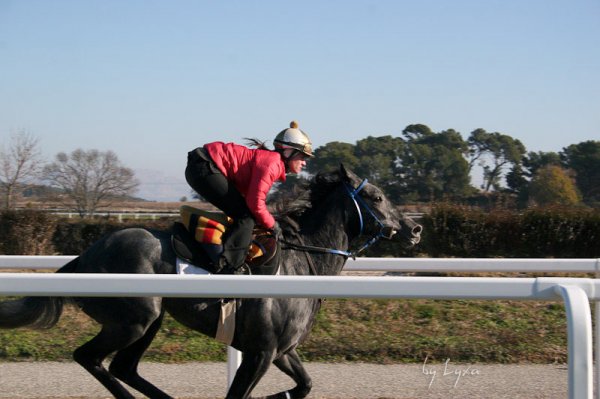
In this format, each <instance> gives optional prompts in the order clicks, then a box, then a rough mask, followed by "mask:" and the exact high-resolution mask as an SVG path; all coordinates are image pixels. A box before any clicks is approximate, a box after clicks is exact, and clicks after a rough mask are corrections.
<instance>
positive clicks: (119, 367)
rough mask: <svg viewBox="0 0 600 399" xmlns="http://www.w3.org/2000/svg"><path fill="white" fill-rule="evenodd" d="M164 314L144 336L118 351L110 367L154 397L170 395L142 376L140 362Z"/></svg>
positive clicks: (116, 374)
mask: <svg viewBox="0 0 600 399" xmlns="http://www.w3.org/2000/svg"><path fill="white" fill-rule="evenodd" d="M163 315H164V313H161V315H160V317H159V318H158V319H156V320H155V321H154V322H153V323H152V325H151V326H150V327H149V328H148V330H147V331H146V334H144V336H143V337H142V338H140V339H138V340H137V341H135V342H134V343H133V344H131V345H129V346H128V347H126V348H124V349H121V350H120V351H118V352H117V354H116V355H115V357H114V359H113V361H112V362H111V364H110V367H109V368H108V370H109V371H110V373H111V374H112V375H114V376H115V377H117V378H118V379H120V380H121V381H123V382H125V383H126V384H128V385H129V386H131V387H132V388H135V389H137V390H138V391H140V392H141V393H143V394H144V395H146V396H148V397H149V398H153V399H154V398H170V396H169V395H167V394H166V393H164V392H163V391H161V390H160V389H158V388H157V387H155V386H154V385H152V384H151V383H150V382H148V381H147V380H145V379H144V378H142V377H141V376H140V375H139V374H138V364H139V362H140V359H141V358H142V355H143V354H144V352H146V349H148V346H150V344H151V343H152V340H153V339H154V337H155V336H156V333H157V332H158V330H159V328H160V326H161V324H162V320H163Z"/></svg>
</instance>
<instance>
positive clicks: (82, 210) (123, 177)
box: [44, 149, 139, 217]
mask: <svg viewBox="0 0 600 399" xmlns="http://www.w3.org/2000/svg"><path fill="white" fill-rule="evenodd" d="M44 179H45V180H46V181H48V182H49V184H50V185H51V186H53V187H57V188H60V189H62V190H63V191H64V193H65V195H66V197H67V198H68V199H69V200H71V203H72V204H73V205H74V208H75V210H76V211H77V213H79V215H80V216H81V217H85V216H90V215H92V214H93V213H94V212H96V210H97V209H98V208H100V207H103V206H108V205H110V203H111V200H113V199H115V198H117V197H119V196H125V195H131V194H133V193H134V192H135V190H136V188H137V187H138V185H139V182H138V181H137V180H136V179H135V176H134V173H133V171H132V170H131V169H129V168H126V167H124V166H122V165H121V162H120V161H119V158H118V157H117V155H116V154H115V153H114V152H112V151H106V152H101V151H98V150H89V151H84V150H82V149H77V150H75V151H73V152H72V153H71V155H67V154H66V153H64V152H60V153H58V154H57V155H56V160H55V162H53V163H51V164H49V165H47V166H46V167H45V168H44Z"/></svg>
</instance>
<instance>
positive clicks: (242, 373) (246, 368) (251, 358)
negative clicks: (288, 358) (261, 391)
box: [226, 351, 274, 399]
mask: <svg viewBox="0 0 600 399" xmlns="http://www.w3.org/2000/svg"><path fill="white" fill-rule="evenodd" d="M273 357H274V351H261V352H257V353H248V352H244V354H243V357H242V364H240V367H239V368H238V370H237V372H236V373H235V378H234V379H233V383H232V384H231V388H229V392H227V396H226V399H247V398H249V397H250V392H252V390H253V389H254V387H255V386H256V384H258V381H260V379H261V378H262V377H263V376H264V375H265V373H266V372H267V370H268V369H269V366H270V365H271V363H272V362H273Z"/></svg>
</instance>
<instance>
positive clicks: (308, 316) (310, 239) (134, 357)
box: [0, 165, 420, 399]
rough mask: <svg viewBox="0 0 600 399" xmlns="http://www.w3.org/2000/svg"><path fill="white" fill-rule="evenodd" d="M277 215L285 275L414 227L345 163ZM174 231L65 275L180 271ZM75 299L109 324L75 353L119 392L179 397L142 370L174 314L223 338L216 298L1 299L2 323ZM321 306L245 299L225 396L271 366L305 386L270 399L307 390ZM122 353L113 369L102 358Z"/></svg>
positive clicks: (85, 258)
mask: <svg viewBox="0 0 600 399" xmlns="http://www.w3.org/2000/svg"><path fill="white" fill-rule="evenodd" d="M278 220H279V223H280V225H281V226H282V229H283V240H282V241H283V242H282V243H281V244H280V245H281V256H280V258H279V259H280V260H279V262H280V272H281V274H285V275H310V274H317V275H338V274H340V273H341V271H342V268H343V267H344V264H345V262H346V260H347V258H348V257H349V256H353V255H355V253H356V252H358V251H356V252H349V248H350V246H351V244H352V243H353V242H355V240H358V239H359V237H365V236H370V237H372V238H370V239H369V240H368V241H367V243H366V244H364V245H362V246H361V247H360V248H359V251H360V250H362V249H364V248H366V247H367V246H369V245H370V244H372V243H374V242H375V241H377V240H378V239H379V238H381V237H385V238H391V237H392V236H393V235H394V234H395V233H396V232H397V231H399V230H401V229H402V227H405V230H406V226H407V224H406V220H407V219H402V218H401V216H400V215H399V213H397V211H396V210H395V209H394V207H393V206H392V205H391V203H390V202H389V201H388V199H387V198H386V197H385V195H384V194H383V192H382V191H381V190H380V189H379V188H377V187H376V186H374V185H372V184H370V183H368V182H367V180H366V179H365V180H361V179H360V178H358V176H356V175H355V174H354V173H352V172H351V171H350V170H347V169H346V168H344V167H343V165H342V166H341V167H340V169H339V170H336V171H334V172H329V173H320V174H318V175H316V176H315V177H314V178H313V179H312V181H311V182H310V183H309V185H308V187H306V188H305V189H304V190H302V191H301V194H299V196H298V198H296V200H295V201H293V202H291V203H290V204H288V206H287V207H286V210H285V211H282V212H281V213H280V214H279V215H278ZM402 220H404V222H401V221H402ZM403 225H404V226H403ZM419 232H420V226H416V225H415V224H414V223H413V224H410V223H409V224H408V231H406V232H405V233H406V235H407V236H408V237H409V238H411V237H412V239H413V240H414V239H416V238H418V236H419ZM170 235H171V234H170V232H168V231H153V230H146V229H141V228H128V229H123V230H120V231H117V232H114V233H112V234H109V235H107V236H106V237H103V238H101V239H100V240H99V241H97V242H95V243H94V244H92V245H91V246H90V247H89V248H88V249H87V250H86V251H84V252H83V253H82V254H81V255H80V256H79V257H77V258H76V259H74V260H72V261H71V262H69V263H68V264H66V265H65V266H63V267H62V268H61V269H59V270H58V271H57V273H149V274H167V273H175V272H176V271H175V268H176V254H175V253H174V251H173V248H172V246H171V241H170V238H171V237H170ZM69 301H72V302H74V303H75V305H76V306H78V307H79V308H80V309H81V310H82V311H83V312H84V313H86V314H87V315H89V316H90V317H91V318H92V319H94V320H96V321H97V322H98V323H99V324H100V325H101V326H102V327H101V330H100V332H99V333H98V334H97V335H96V336H95V337H94V338H92V339H91V340H90V341H88V342H86V343H85V344H83V345H82V346H81V347H79V348H77V349H76V350H75V351H74V352H73V358H74V360H75V361H76V362H77V363H79V364H80V365H81V366H82V367H83V368H85V369H86V370H87V371H88V372H89V373H90V374H92V375H93V376H94V377H95V378H96V379H97V380H98V381H99V382H100V383H101V384H102V385H103V386H104V387H105V388H106V389H108V391H110V393H111V394H112V395H113V396H114V397H115V398H133V397H134V396H133V395H132V394H131V393H130V392H129V391H128V390H127V389H126V388H125V386H124V385H123V384H122V383H121V382H124V383H125V384H127V385H129V386H130V387H132V388H134V389H136V390H137V391H139V392H141V393H142V394H144V395H146V396H148V397H150V398H170V396H169V395H168V394H166V393H165V392H163V391H162V390H160V389H159V388H157V387H156V386H155V385H153V384H152V383H150V382H149V381H147V380H145V379H144V378H143V377H141V376H140V375H139V373H138V363H139V361H140V359H141V357H142V356H143V354H144V352H145V351H146V349H147V348H148V347H149V345H150V344H151V342H152V340H153V339H154V337H155V335H156V333H157V332H158V330H159V328H160V326H161V322H162V320H163V316H164V314H165V312H166V313H169V314H170V315H171V316H172V317H173V318H174V319H175V320H177V321H178V322H180V323H182V324H183V325H185V326H187V327H189V328H191V329H194V330H196V331H199V332H201V333H203V334H206V335H208V336H210V337H215V334H216V329H217V320H218V318H219V315H220V307H219V306H215V303H216V302H215V300H214V299H203V298H159V297H141V298H72V299H69V298H61V297H25V298H20V299H16V300H9V301H4V302H1V303H0V328H17V327H25V326H28V327H30V328H50V327H52V326H53V325H54V324H55V323H56V322H57V321H58V319H59V317H60V315H61V312H62V307H63V304H65V303H67V302H69ZM320 303H321V302H320V300H319V299H315V298H287V299H284V298H253V299H239V300H238V303H237V312H236V316H235V318H236V323H235V333H234V338H233V342H232V343H231V346H232V347H234V348H236V349H237V350H239V351H241V352H242V354H243V360H242V362H241V365H240V367H239V368H238V370H237V372H236V374H235V377H234V379H233V382H232V384H231V387H230V389H229V391H228V392H227V396H226V398H228V399H234V398H241V399H246V398H249V397H250V394H251V391H252V390H253V388H254V387H255V386H256V384H257V383H258V382H259V380H260V379H261V377H263V376H264V375H265V373H266V372H267V369H268V368H269V367H270V365H271V364H274V365H275V366H276V367H277V368H279V369H280V370H281V371H283V372H284V373H285V374H287V375H288V376H289V377H291V379H292V380H293V381H294V382H295V384H296V386H295V387H294V388H292V389H291V390H288V391H284V392H279V393H277V394H273V395H270V396H267V397H266V398H270V399H276V398H293V399H296V398H304V397H306V396H307V395H308V393H309V392H310V390H311V387H312V383H311V378H310V376H309V375H308V373H307V372H306V370H305V369H304V367H303V365H302V362H301V360H300V357H299V355H298V353H297V351H296V348H297V346H298V345H299V344H300V343H301V342H302V341H303V340H304V339H305V338H306V337H307V335H308V333H309V331H310V329H311V327H312V325H313V323H314V319H315V316H316V313H317V311H318V310H319V307H320ZM113 353H114V354H115V355H114V357H113V359H112V361H111V362H110V365H109V367H108V369H107V368H105V367H104V366H103V364H102V362H103V360H104V359H106V358H107V357H108V356H109V355H111V354H113ZM119 380H120V381H121V382H120V381H119Z"/></svg>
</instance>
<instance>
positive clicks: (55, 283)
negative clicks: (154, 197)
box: [0, 256, 600, 399]
mask: <svg viewBox="0 0 600 399" xmlns="http://www.w3.org/2000/svg"><path fill="white" fill-rule="evenodd" d="M28 258H29V259H20V260H18V259H17V257H6V256H0V268H17V267H20V268H23V267H25V268H34V267H31V266H32V265H33V264H34V263H36V264H37V267H35V268H47V267H48V266H47V265H48V264H50V263H51V264H52V265H53V267H54V268H55V267H60V266H61V265H62V264H64V263H65V262H68V261H69V260H70V259H72V257H61V258H55V257H51V258H50V259H46V260H45V261H42V259H41V258H38V257H33V258H31V257H28ZM36 259H37V260H36ZM28 261H29V263H27V262H28ZM34 261H35V262H34ZM448 261H450V262H448ZM477 261H478V260H467V259H452V260H448V259H426V260H420V259H407V260H402V259H377V260H373V259H365V258H361V259H358V260H356V261H352V262H349V265H348V266H349V267H348V269H350V270H381V269H383V270H388V271H390V270H391V271H415V270H419V271H422V270H423V269H424V267H423V266H424V265H425V266H427V267H429V269H428V271H433V270H443V271H450V270H453V271H456V270H457V269H456V267H454V268H451V267H450V265H449V264H453V265H454V266H456V265H460V264H471V265H470V266H469V268H468V271H471V272H473V271H476V270H477V271H499V269H502V271H506V269H503V268H506V267H507V265H503V264H502V263H506V261H509V263H510V261H514V260H506V259H503V260H496V259H493V260H492V259H485V260H479V261H481V264H480V266H481V267H477V266H476V265H477ZM516 261H517V263H518V264H520V265H521V266H523V265H527V266H533V265H535V264H537V263H538V262H539V263H540V264H544V263H545V264H546V268H544V267H542V266H539V265H538V266H535V269H536V270H535V271H550V272H555V271H558V272H564V271H578V272H593V271H597V270H598V260H597V259H584V260H564V259H561V260H557V259H552V260H545V259H536V260H532V259H527V260H523V259H521V260H516ZM18 262H23V263H21V264H20V265H18V266H17V263H18ZM519 262H520V263H519ZM402 263H404V264H405V265H404V267H405V268H404V269H403V268H402V267H400V266H399V264H402ZM445 263H449V264H446V265H444V264H445ZM569 263H572V265H571V266H569ZM394 264H395V265H396V266H394ZM435 264H438V266H439V268H438V269H434V266H435ZM45 265H46V266H45ZM417 265H421V266H420V267H417ZM27 266H29V267H27ZM514 267H515V265H513V266H511V267H509V269H510V271H517V270H516V269H514ZM461 270H465V269H461ZM520 271H532V270H531V268H529V267H528V268H527V270H522V269H521V270H520ZM0 295H37V296H47V295H54V296H59V295H60V296H172V297H194V296H196V297H197V296H202V297H221V296H225V297H238V298H239V297H324V298H326V297H328V298H433V299H486V300H495V299H513V300H552V301H556V300H561V299H562V300H563V301H564V303H565V308H566V312H567V324H568V350H569V362H568V363H569V364H568V367H569V397H570V398H577V399H579V398H586V399H589V398H591V397H592V395H593V393H592V392H593V374H592V373H593V371H592V370H593V363H592V346H593V344H592V322H591V312H590V307H589V300H593V301H600V280H595V279H590V278H561V277H539V278H490V277H357V276H319V277H314V276H305V277H303V276H226V275H212V276H198V275H186V276H176V275H139V274H91V273H86V274H50V273H37V274H31V273H2V274H0ZM597 308H598V307H597ZM230 370H231V369H230ZM597 376H598V374H597ZM230 378H231V377H230Z"/></svg>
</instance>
